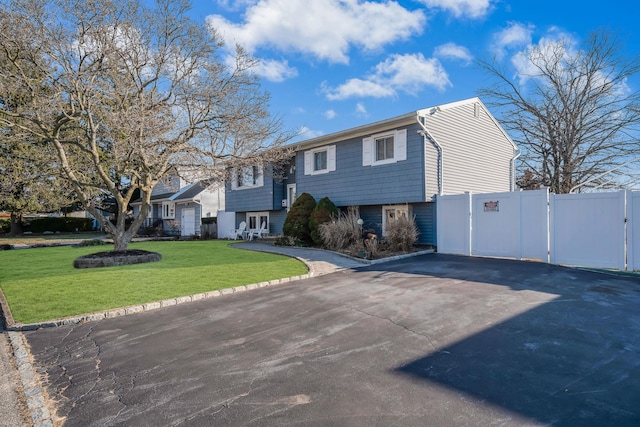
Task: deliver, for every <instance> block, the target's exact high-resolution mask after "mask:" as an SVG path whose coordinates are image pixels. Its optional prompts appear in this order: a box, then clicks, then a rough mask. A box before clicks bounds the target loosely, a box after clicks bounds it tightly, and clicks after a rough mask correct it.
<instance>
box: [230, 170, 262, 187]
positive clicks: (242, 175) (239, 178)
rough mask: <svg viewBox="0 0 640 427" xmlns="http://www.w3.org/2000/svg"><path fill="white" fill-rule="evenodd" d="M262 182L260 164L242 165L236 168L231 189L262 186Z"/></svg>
mask: <svg viewBox="0 0 640 427" xmlns="http://www.w3.org/2000/svg"><path fill="white" fill-rule="evenodd" d="M263 184H264V179H263V173H262V168H261V167H260V166H243V167H240V168H237V169H236V170H235V173H234V175H233V181H232V182H231V189H232V190H241V189H243V188H254V187H262V185H263Z"/></svg>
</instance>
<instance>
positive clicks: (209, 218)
mask: <svg viewBox="0 0 640 427" xmlns="http://www.w3.org/2000/svg"><path fill="white" fill-rule="evenodd" d="M201 221H202V224H217V223H218V218H216V217H215V216H206V217H204V218H202V220H201Z"/></svg>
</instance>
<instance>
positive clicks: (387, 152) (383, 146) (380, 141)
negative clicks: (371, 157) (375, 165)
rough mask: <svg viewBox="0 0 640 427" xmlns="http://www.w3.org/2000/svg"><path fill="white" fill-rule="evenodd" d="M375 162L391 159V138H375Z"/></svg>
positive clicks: (392, 141) (392, 140)
mask: <svg viewBox="0 0 640 427" xmlns="http://www.w3.org/2000/svg"><path fill="white" fill-rule="evenodd" d="M375 141H376V162H380V161H382V160H390V159H393V143H394V137H393V136H383V137H382V138H376V140H375Z"/></svg>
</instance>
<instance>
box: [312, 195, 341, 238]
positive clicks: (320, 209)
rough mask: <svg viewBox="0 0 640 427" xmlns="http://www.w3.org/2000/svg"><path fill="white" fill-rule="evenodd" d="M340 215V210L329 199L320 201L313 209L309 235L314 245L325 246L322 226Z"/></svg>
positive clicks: (325, 198)
mask: <svg viewBox="0 0 640 427" xmlns="http://www.w3.org/2000/svg"><path fill="white" fill-rule="evenodd" d="M338 214H339V211H338V208H337V207H336V205H335V204H334V203H333V202H332V201H331V200H330V199H329V198H328V197H323V198H322V199H320V200H318V204H317V205H316V207H315V208H313V211H312V212H311V217H310V218H309V235H310V236H311V240H313V243H315V244H316V245H319V246H320V245H322V244H323V240H322V236H321V235H320V225H321V224H324V223H326V222H329V221H331V218H337V217H338Z"/></svg>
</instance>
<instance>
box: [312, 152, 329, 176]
mask: <svg viewBox="0 0 640 427" xmlns="http://www.w3.org/2000/svg"><path fill="white" fill-rule="evenodd" d="M325 169H327V152H326V151H318V152H317V153H313V171H314V172H318V171H323V170H325Z"/></svg>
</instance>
